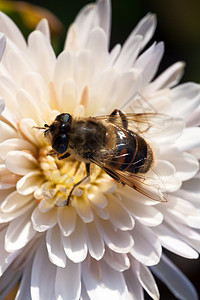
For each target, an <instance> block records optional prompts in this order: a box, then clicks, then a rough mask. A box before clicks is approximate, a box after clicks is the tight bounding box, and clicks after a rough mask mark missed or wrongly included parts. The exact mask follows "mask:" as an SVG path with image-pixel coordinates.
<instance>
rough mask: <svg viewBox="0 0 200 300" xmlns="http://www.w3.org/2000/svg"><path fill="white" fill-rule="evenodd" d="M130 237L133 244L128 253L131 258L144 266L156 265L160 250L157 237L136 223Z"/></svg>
mask: <svg viewBox="0 0 200 300" xmlns="http://www.w3.org/2000/svg"><path fill="white" fill-rule="evenodd" d="M153 228H154V227H153ZM132 236H133V239H134V242H135V243H134V247H133V248H132V249H131V251H130V253H131V254H132V256H133V257H134V258H136V259H137V260H138V261H139V262H141V263H143V264H144V265H146V266H151V265H155V264H157V263H158V262H159V260H160V256H161V253H162V248H161V244H160V242H159V239H158V237H157V236H156V235H155V234H154V233H153V231H152V230H150V229H149V228H148V227H146V226H144V225H142V224H140V223H139V222H136V223H135V227H134V229H133V230H132Z"/></svg>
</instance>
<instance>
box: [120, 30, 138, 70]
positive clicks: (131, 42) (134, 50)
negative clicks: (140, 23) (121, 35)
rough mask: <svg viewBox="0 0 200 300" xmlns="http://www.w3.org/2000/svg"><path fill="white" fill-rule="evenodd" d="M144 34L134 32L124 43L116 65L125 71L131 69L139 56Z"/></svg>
mask: <svg viewBox="0 0 200 300" xmlns="http://www.w3.org/2000/svg"><path fill="white" fill-rule="evenodd" d="M142 42H143V40H142V36H140V35H137V36H135V33H134V32H133V33H132V34H131V35H130V36H129V38H128V39H127V40H126V42H125V43H124V45H123V47H122V49H121V52H120V54H119V56H118V58H117V59H116V62H115V63H114V67H115V68H116V69H117V70H119V71H121V72H123V71H125V70H129V69H130V68H131V67H132V66H133V64H134V62H135V59H136V58H137V56H138V54H139V51H140V50H141V45H142Z"/></svg>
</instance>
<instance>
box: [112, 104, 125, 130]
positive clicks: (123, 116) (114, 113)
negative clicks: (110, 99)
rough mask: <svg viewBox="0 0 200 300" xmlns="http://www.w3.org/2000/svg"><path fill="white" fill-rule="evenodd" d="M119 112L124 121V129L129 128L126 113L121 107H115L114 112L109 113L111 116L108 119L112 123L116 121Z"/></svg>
mask: <svg viewBox="0 0 200 300" xmlns="http://www.w3.org/2000/svg"><path fill="white" fill-rule="evenodd" d="M117 114H119V115H120V117H121V121H122V126H123V128H124V129H127V128H128V121H127V118H126V116H125V114H123V112H122V111H121V110H119V109H115V110H113V112H112V113H111V114H110V115H109V118H108V120H109V121H110V122H111V123H115V122H114V121H115V118H113V117H115V115H117Z"/></svg>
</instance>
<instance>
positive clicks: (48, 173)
mask: <svg viewBox="0 0 200 300" xmlns="http://www.w3.org/2000/svg"><path fill="white" fill-rule="evenodd" d="M50 150H51V147H50V146H46V147H43V148H41V149H40V151H39V156H38V161H39V165H40V168H41V170H42V173H43V176H44V181H43V184H42V185H41V186H40V187H39V188H37V189H36V191H35V193H34V197H35V199H36V200H37V201H38V202H39V207H40V208H41V209H42V210H45V211H46V210H48V209H50V208H52V207H54V206H65V205H66V204H67V198H68V195H69V193H70V191H71V189H72V188H73V186H74V184H75V183H77V182H79V181H80V180H81V179H82V178H84V177H85V176H86V170H85V164H84V163H82V162H79V161H76V160H74V159H72V158H67V159H63V160H58V159H57V158H56V156H52V155H48V153H50ZM101 173H103V171H102V170H101V169H100V168H99V167H97V166H95V165H91V176H90V178H89V179H87V180H85V181H84V182H82V184H80V186H77V187H76V188H75V189H74V191H73V193H72V196H71V198H70V203H71V202H72V201H73V199H74V197H82V196H83V194H84V190H85V189H88V188H89V187H90V185H91V184H95V180H96V179H97V177H99V176H100V175H101Z"/></svg>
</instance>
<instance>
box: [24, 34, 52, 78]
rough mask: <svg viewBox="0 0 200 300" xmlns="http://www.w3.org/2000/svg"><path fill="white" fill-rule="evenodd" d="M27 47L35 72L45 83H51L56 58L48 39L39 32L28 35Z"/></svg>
mask: <svg viewBox="0 0 200 300" xmlns="http://www.w3.org/2000/svg"><path fill="white" fill-rule="evenodd" d="M28 47H29V52H30V55H31V56H32V58H33V60H34V61H35V64H36V70H37V71H38V72H39V73H40V74H42V76H43V77H44V78H45V80H46V81H47V82H49V81H51V80H52V73H53V69H54V65H55V60H56V57H55V53H54V51H53V48H52V47H51V45H50V43H49V41H48V39H47V38H46V37H45V36H44V35H43V34H42V33H41V32H39V31H34V32H32V33H31V34H30V35H29V38H28ZM41 49H42V51H40V50H41Z"/></svg>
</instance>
